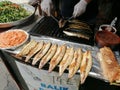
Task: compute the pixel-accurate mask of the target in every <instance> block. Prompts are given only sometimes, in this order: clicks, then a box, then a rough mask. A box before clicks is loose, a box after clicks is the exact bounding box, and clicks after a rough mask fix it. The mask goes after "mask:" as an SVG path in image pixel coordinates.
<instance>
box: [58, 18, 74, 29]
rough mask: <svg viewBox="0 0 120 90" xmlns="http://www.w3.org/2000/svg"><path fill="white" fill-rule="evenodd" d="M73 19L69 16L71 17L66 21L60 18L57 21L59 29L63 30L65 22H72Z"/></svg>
mask: <svg viewBox="0 0 120 90" xmlns="http://www.w3.org/2000/svg"><path fill="white" fill-rule="evenodd" d="M73 18H74V17H73V16H71V17H69V18H68V19H66V18H64V17H62V18H61V19H60V20H59V23H58V24H59V28H63V27H64V26H65V25H66V24H67V22H68V21H69V20H72V19H73Z"/></svg>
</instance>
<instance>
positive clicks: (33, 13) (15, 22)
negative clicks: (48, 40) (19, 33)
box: [0, 3, 35, 28]
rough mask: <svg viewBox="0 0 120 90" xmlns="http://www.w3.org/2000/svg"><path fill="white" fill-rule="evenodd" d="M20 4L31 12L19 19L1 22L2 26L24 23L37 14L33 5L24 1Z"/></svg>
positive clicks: (0, 25)
mask: <svg viewBox="0 0 120 90" xmlns="http://www.w3.org/2000/svg"><path fill="white" fill-rule="evenodd" d="M19 5H20V6H22V7H23V8H24V9H25V10H27V11H28V12H30V15H29V16H27V17H25V18H22V19H20V20H17V21H13V22H7V23H0V28H9V27H12V26H16V25H20V24H22V23H25V22H26V21H29V20H30V19H31V18H32V17H33V16H34V15H35V8H34V7H33V6H31V5H29V4H23V3H22V4H19Z"/></svg>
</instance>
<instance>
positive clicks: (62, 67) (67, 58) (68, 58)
mask: <svg viewBox="0 0 120 90" xmlns="http://www.w3.org/2000/svg"><path fill="white" fill-rule="evenodd" d="M73 55H74V49H73V47H72V48H67V50H66V53H65V55H64V57H63V59H62V61H61V62H60V65H59V76H61V75H62V74H63V72H64V71H65V69H66V68H67V67H68V66H69V65H70V64H71V62H72V60H73Z"/></svg>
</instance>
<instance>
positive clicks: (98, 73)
mask: <svg viewBox="0 0 120 90" xmlns="http://www.w3.org/2000/svg"><path fill="white" fill-rule="evenodd" d="M30 38H31V39H34V40H36V41H38V42H39V41H41V40H42V41H44V42H51V43H56V44H58V45H63V44H66V45H67V47H74V49H75V50H76V49H77V48H81V49H82V51H83V52H84V51H86V50H90V51H91V52H92V59H93V65H92V69H91V71H90V72H89V76H91V77H93V78H96V79H100V80H104V81H105V82H108V81H107V80H106V79H105V78H104V77H103V75H102V70H101V67H100V63H99V60H98V58H97V55H96V54H97V52H98V51H99V48H97V47H96V46H90V45H85V44H80V43H74V42H69V41H64V40H60V39H55V38H51V37H46V36H39V37H38V36H31V37H30ZM20 50H21V47H19V48H17V49H15V50H5V51H6V52H9V53H11V54H17V53H19V51H20ZM115 55H116V57H117V59H118V60H119V61H118V62H119V63H120V56H119V53H118V52H115ZM31 66H32V65H31ZM33 67H34V66H33ZM78 73H80V71H78Z"/></svg>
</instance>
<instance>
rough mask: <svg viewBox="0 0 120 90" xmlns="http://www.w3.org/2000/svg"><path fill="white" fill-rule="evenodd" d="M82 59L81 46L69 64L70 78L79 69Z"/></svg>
mask: <svg viewBox="0 0 120 90" xmlns="http://www.w3.org/2000/svg"><path fill="white" fill-rule="evenodd" d="M81 61H82V50H81V48H79V49H78V50H76V51H75V52H74V57H73V60H72V62H71V64H70V65H69V68H68V69H69V73H68V78H72V77H73V76H74V74H75V73H76V72H77V71H78V69H79V67H80V64H81Z"/></svg>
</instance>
